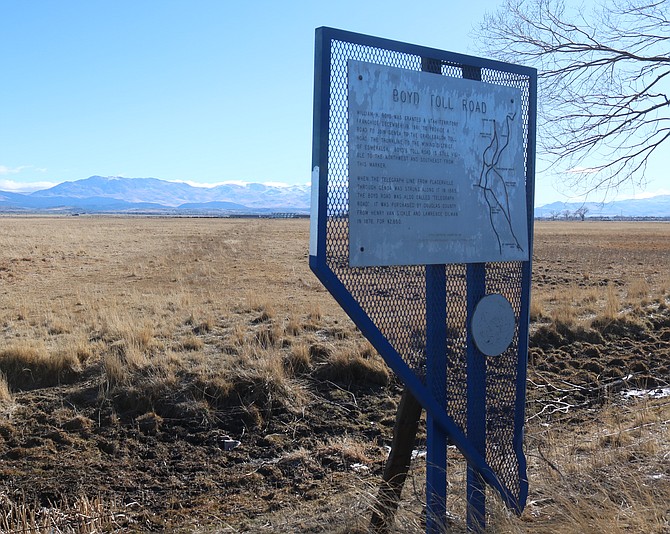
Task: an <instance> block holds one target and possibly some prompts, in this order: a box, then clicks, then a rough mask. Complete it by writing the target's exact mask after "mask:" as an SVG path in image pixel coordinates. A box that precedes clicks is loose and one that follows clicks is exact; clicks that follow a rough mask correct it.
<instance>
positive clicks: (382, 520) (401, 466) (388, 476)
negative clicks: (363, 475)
mask: <svg viewBox="0 0 670 534" xmlns="http://www.w3.org/2000/svg"><path fill="white" fill-rule="evenodd" d="M421 409H422V408H421V404H419V401H418V400H416V397H415V396H414V395H412V393H411V392H410V391H409V389H407V388H405V389H404V390H403V392H402V397H401V398H400V404H399V405H398V411H397V412H396V418H395V425H394V426H393V441H392V443H391V452H390V453H389V458H388V460H387V462H386V467H384V475H383V477H382V483H381V486H380V487H379V493H378V494H377V500H378V502H379V504H378V509H376V510H375V511H374V513H373V514H372V519H371V520H370V529H371V530H372V531H373V532H377V533H378V534H385V533H388V532H391V531H392V527H393V520H394V518H395V513H396V510H397V509H398V503H399V502H400V494H401V493H402V488H403V486H404V485H405V479H406V478H407V473H408V471H409V466H410V463H411V461H412V451H413V450H414V442H415V441H416V433H417V431H418V429H419V420H420V418H421Z"/></svg>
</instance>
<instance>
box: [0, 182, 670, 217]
mask: <svg viewBox="0 0 670 534" xmlns="http://www.w3.org/2000/svg"><path fill="white" fill-rule="evenodd" d="M309 207H310V186H309V185H295V186H273V185H265V184H259V183H249V184H242V185H240V184H223V185H219V186H216V187H193V186H191V185H188V184H186V183H183V182H167V181H165V180H158V179H156V178H121V177H103V176H91V177H90V178H86V179H84V180H77V181H74V182H63V183H61V184H58V185H56V186H54V187H51V188H49V189H43V190H40V191H35V192H33V193H11V192H6V191H0V211H1V212H19V213H21V212H49V213H112V212H113V213H157V214H158V213H160V214H171V213H173V214H190V213H194V214H207V213H211V214H215V215H255V214H258V215H263V214H271V213H277V212H279V213H294V214H308V213H309ZM580 212H581V213H583V214H584V215H585V217H587V218H591V217H610V218H612V217H670V195H659V196H655V197H651V198H646V199H632V200H618V201H614V202H609V203H598V202H587V203H581V202H554V203H552V204H546V205H544V206H540V207H537V208H535V217H542V218H556V219H565V218H567V217H579V214H580Z"/></svg>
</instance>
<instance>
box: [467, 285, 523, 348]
mask: <svg viewBox="0 0 670 534" xmlns="http://www.w3.org/2000/svg"><path fill="white" fill-rule="evenodd" d="M470 328H471V329H472V339H473V340H474V342H475V345H476V346H477V348H478V349H479V351H480V352H482V353H483V354H486V355H487V356H497V355H499V354H502V353H503V352H505V351H506V350H507V347H509V346H510V344H511V343H512V340H513V339H514V331H515V330H516V317H515V316H514V309H513V308H512V305H511V304H510V302H509V300H507V299H506V298H505V297H503V296H502V295H499V294H497V293H495V294H492V295H486V296H485V297H483V298H482V299H481V300H480V301H479V302H478V303H477V306H475V312H474V313H473V315H472V322H471V324H470Z"/></svg>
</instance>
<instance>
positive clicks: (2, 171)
mask: <svg viewBox="0 0 670 534" xmlns="http://www.w3.org/2000/svg"><path fill="white" fill-rule="evenodd" d="M28 168H29V166H28V165H21V166H20V167H14V168H12V167H7V166H6V165H0V176H7V175H9V174H18V173H20V172H21V171H22V170H23V169H28Z"/></svg>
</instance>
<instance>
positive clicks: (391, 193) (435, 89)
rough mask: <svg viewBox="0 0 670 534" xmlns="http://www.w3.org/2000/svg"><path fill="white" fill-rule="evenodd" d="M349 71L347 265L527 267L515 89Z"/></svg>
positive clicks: (364, 66) (366, 69) (413, 74)
mask: <svg viewBox="0 0 670 534" xmlns="http://www.w3.org/2000/svg"><path fill="white" fill-rule="evenodd" d="M348 69H349V71H348V84H349V91H348V94H349V102H348V113H349V119H348V120H349V123H348V129H349V132H348V133H349V197H348V198H349V263H350V265H351V266H352V267H364V266H375V265H430V264H443V263H472V262H488V261H517V260H518V261H525V260H528V247H529V244H528V232H527V219H526V186H525V169H524V152H523V149H524V147H523V125H522V113H521V94H520V92H519V90H518V89H515V88H510V87H504V86H499V85H493V84H487V83H482V82H479V81H474V80H466V79H462V78H449V77H446V76H441V75H439V74H431V73H427V72H418V71H411V70H406V69H400V68H395V67H386V66H383V65H377V64H371V63H364V62H360V61H353V60H350V61H349V62H348Z"/></svg>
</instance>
